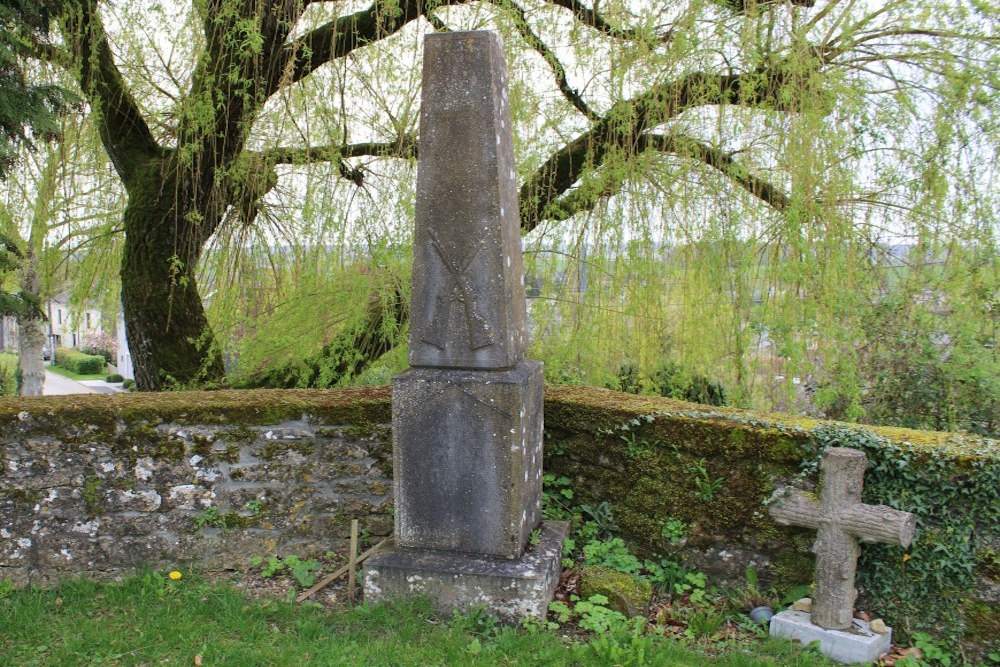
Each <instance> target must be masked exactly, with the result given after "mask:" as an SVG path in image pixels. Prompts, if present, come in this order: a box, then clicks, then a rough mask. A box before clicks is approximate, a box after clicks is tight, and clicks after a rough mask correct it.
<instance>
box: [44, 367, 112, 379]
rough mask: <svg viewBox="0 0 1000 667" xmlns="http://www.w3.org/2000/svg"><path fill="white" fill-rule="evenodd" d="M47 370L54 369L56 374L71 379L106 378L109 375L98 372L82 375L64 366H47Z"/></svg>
mask: <svg viewBox="0 0 1000 667" xmlns="http://www.w3.org/2000/svg"><path fill="white" fill-rule="evenodd" d="M45 370H47V371H52V372H53V373H55V374H56V375H62V376H63V377H65V378H69V379H70V380H106V379H107V377H108V374H107V373H97V374H92V375H80V374H79V373H74V372H73V371H70V370H66V369H65V368H63V367H62V366H54V365H53V366H46V367H45Z"/></svg>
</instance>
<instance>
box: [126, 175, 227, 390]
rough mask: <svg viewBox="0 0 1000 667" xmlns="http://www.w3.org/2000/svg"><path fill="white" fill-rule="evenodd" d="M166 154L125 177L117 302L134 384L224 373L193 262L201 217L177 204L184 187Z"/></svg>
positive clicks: (165, 384) (161, 385)
mask: <svg viewBox="0 0 1000 667" xmlns="http://www.w3.org/2000/svg"><path fill="white" fill-rule="evenodd" d="M172 170H173V167H172V160H171V159H170V158H169V157H168V158H163V159H155V160H150V161H149V162H148V164H147V166H146V168H145V170H144V172H143V174H142V175H140V176H137V177H136V178H134V179H130V182H129V198H128V204H127V206H126V207H125V213H124V222H125V244H124V251H123V252H124V255H123V257H122V266H121V280H122V309H123V311H124V315H125V322H126V323H127V324H126V338H127V339H128V346H129V352H130V354H131V355H132V362H133V366H134V369H135V382H136V386H137V387H138V388H139V389H140V390H142V391H158V390H161V389H171V388H180V387H191V386H195V385H198V386H204V385H208V386H211V385H212V384H217V383H219V382H220V381H221V380H222V378H223V375H224V368H223V364H222V356H221V354H220V353H219V350H218V347H217V346H216V344H215V338H214V337H213V335H212V330H211V328H210V327H209V324H208V319H207V318H206V317H205V309H204V307H203V305H202V301H201V296H200V294H199V293H198V287H197V282H196V280H195V268H196V267H197V264H198V260H199V258H200V256H201V250H202V246H203V243H204V239H203V238H202V237H203V235H204V231H203V230H202V229H201V228H200V227H201V226H202V225H203V224H204V225H206V226H212V225H211V223H210V222H209V221H207V220H203V219H201V218H200V217H199V216H196V215H192V214H191V211H186V210H185V208H186V207H185V206H183V205H182V204H183V203H184V202H185V200H186V199H187V197H185V193H186V192H187V191H189V190H190V188H189V187H185V184H184V183H183V176H178V175H177V174H176V173H171V172H172Z"/></svg>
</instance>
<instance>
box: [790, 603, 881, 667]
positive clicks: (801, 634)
mask: <svg viewBox="0 0 1000 667" xmlns="http://www.w3.org/2000/svg"><path fill="white" fill-rule="evenodd" d="M771 636H772V637H783V638H785V639H791V640H793V641H798V642H802V644H803V645H806V646H808V645H809V644H811V643H813V642H816V641H818V642H819V650H820V653H822V654H823V655H825V656H827V657H829V658H830V659H831V660H835V661H837V662H842V663H845V664H856V663H862V664H863V663H870V662H875V661H876V660H878V658H879V656H882V655H884V654H886V653H888V652H889V648H890V647H891V646H892V628H887V629H886V632H885V634H878V633H877V632H872V630H871V628H869V627H868V624H867V623H865V622H864V621H862V620H860V619H857V618H856V619H854V626H853V627H852V628H850V629H849V630H827V629H825V628H821V627H819V626H818V625H814V624H813V623H812V622H811V621H810V620H809V614H808V613H807V612H804V611H794V610H792V609H786V610H785V611H783V612H781V613H779V614H775V615H774V618H772V619H771Z"/></svg>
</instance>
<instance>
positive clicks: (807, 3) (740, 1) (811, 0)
mask: <svg viewBox="0 0 1000 667" xmlns="http://www.w3.org/2000/svg"><path fill="white" fill-rule="evenodd" d="M721 2H722V4H723V5H725V6H726V7H728V8H729V9H732V10H733V11H734V12H737V13H738V14H745V13H746V12H747V11H749V10H751V9H760V8H762V7H769V6H773V5H778V4H782V3H783V2H785V0H750V1H749V2H748V1H747V0H721ZM789 4H792V5H796V6H798V7H813V6H815V5H816V0H790V2H789Z"/></svg>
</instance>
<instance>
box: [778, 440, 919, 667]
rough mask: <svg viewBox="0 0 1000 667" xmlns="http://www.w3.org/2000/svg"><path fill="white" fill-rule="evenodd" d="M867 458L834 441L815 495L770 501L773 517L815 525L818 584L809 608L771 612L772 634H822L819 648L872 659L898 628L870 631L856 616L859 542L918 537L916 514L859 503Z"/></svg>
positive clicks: (804, 638) (808, 637) (840, 656)
mask: <svg viewBox="0 0 1000 667" xmlns="http://www.w3.org/2000/svg"><path fill="white" fill-rule="evenodd" d="M867 467H868V459H867V458H866V457H865V455H864V453H863V452H860V451H858V450H856V449H846V448H843V447H831V448H829V449H827V450H826V451H825V452H823V459H822V462H821V463H820V468H821V469H822V472H823V478H822V480H821V481H822V490H821V492H820V499H819V501H818V502H817V501H816V500H815V499H814V498H813V497H811V496H809V495H807V494H805V493H802V492H801V491H792V492H791V494H790V495H788V496H786V497H783V498H780V499H778V500H777V501H775V502H774V503H773V504H772V505H771V509H770V513H771V517H772V518H773V519H774V520H775V521H776V522H778V523H779V524H781V525H783V526H804V527H806V528H813V529H815V530H817V531H818V532H817V535H816V541H815V542H814V543H813V552H814V553H815V554H816V591H815V593H814V594H813V604H812V610H811V613H809V612H804V611H794V610H787V611H783V612H781V613H779V614H776V615H775V616H774V618H772V619H771V636H775V637H787V638H789V639H796V640H799V641H801V642H802V643H803V644H809V643H811V642H813V641H819V643H820V651H821V652H823V653H824V654H826V655H827V656H829V657H830V658H832V659H833V660H836V661H838V662H845V663H852V662H872V661H874V660H876V659H877V658H878V657H879V656H880V655H882V654H883V653H886V652H888V651H889V648H890V646H891V643H892V629H891V628H886V631H885V632H884V633H877V632H874V631H872V630H871V628H870V627H869V626H868V624H867V623H866V622H864V621H862V620H860V619H856V618H854V600H855V598H856V597H857V594H858V592H857V590H856V589H855V588H854V575H855V570H856V568H857V560H858V557H859V556H860V555H861V548H860V547H859V546H858V541H859V540H860V541H861V542H885V543H888V544H894V545H896V546H902V547H906V546H909V545H910V542H911V541H912V540H913V531H914V528H915V526H916V520H915V518H914V516H913V514H911V513H909V512H901V511H899V510H894V509H892V508H890V507H886V506H885V505H865V504H863V503H862V502H861V488H862V485H863V483H864V474H865V468H867Z"/></svg>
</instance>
